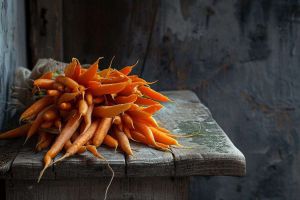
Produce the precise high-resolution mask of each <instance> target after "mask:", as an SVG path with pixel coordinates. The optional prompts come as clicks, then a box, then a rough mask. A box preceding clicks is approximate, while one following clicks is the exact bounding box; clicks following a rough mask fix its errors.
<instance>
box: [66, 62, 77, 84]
mask: <svg viewBox="0 0 300 200" xmlns="http://www.w3.org/2000/svg"><path fill="white" fill-rule="evenodd" d="M64 74H65V76H67V77H69V78H71V79H73V80H77V79H78V76H79V75H80V64H79V61H78V60H77V59H76V58H72V62H71V63H70V64H68V65H67V66H66V67H65V69H64Z"/></svg>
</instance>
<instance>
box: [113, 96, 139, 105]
mask: <svg viewBox="0 0 300 200" xmlns="http://www.w3.org/2000/svg"><path fill="white" fill-rule="evenodd" d="M137 97H138V96H137V95H136V94H131V95H129V96H117V97H116V98H115V101H116V102H117V103H118V104H122V103H133V102H135V101H136V99H137Z"/></svg>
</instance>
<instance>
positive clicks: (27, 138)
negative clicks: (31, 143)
mask: <svg viewBox="0 0 300 200" xmlns="http://www.w3.org/2000/svg"><path fill="white" fill-rule="evenodd" d="M28 140H29V137H26V139H25V141H24V143H23V146H24V145H25V144H26V143H27V141H28Z"/></svg>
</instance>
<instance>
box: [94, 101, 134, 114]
mask: <svg viewBox="0 0 300 200" xmlns="http://www.w3.org/2000/svg"><path fill="white" fill-rule="evenodd" d="M131 105H132V104H131V103H125V104H118V105H113V106H98V107H95V108H94V112H93V115H94V116H96V117H114V116H116V115H119V114H121V113H122V112H125V111H126V110H128V109H129V108H130V107H131Z"/></svg>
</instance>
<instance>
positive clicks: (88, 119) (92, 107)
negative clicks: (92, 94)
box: [82, 104, 94, 132]
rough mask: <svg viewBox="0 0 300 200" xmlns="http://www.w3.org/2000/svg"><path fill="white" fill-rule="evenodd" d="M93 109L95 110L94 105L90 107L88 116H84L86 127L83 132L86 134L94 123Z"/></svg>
mask: <svg viewBox="0 0 300 200" xmlns="http://www.w3.org/2000/svg"><path fill="white" fill-rule="evenodd" d="M93 109H94V104H92V105H90V106H89V107H88V110H87V112H86V115H84V117H83V118H84V124H85V127H84V129H83V131H82V132H85V131H86V130H87V129H88V128H89V127H90V125H91V123H92V113H93Z"/></svg>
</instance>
